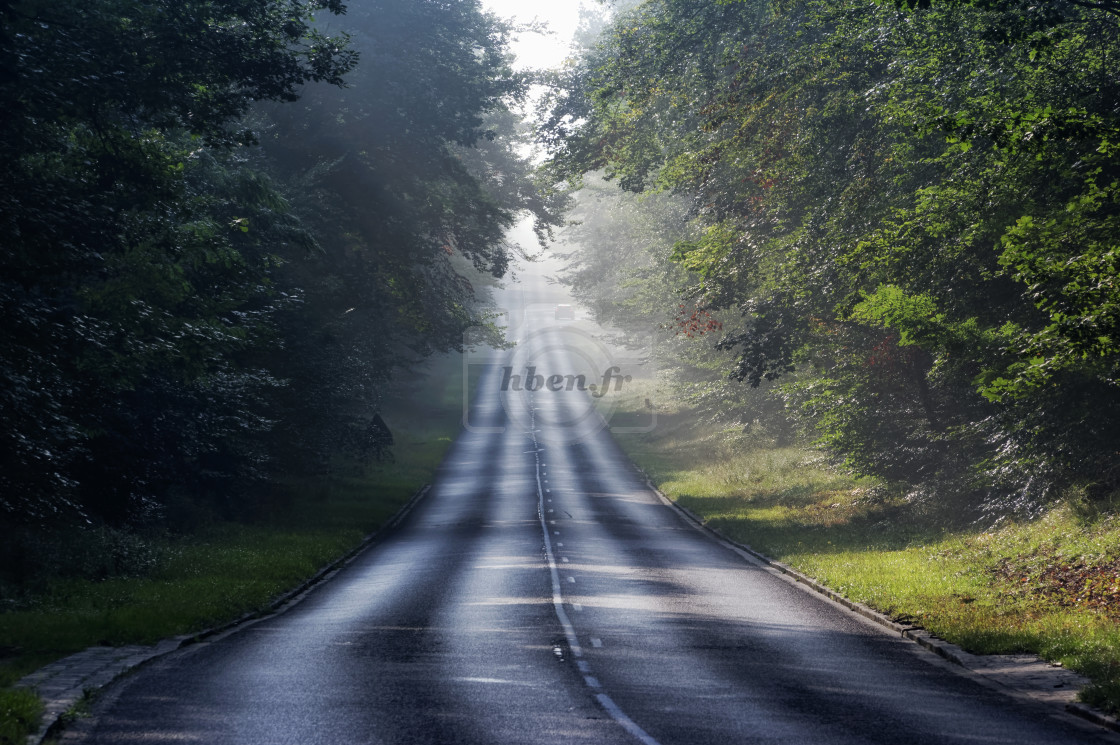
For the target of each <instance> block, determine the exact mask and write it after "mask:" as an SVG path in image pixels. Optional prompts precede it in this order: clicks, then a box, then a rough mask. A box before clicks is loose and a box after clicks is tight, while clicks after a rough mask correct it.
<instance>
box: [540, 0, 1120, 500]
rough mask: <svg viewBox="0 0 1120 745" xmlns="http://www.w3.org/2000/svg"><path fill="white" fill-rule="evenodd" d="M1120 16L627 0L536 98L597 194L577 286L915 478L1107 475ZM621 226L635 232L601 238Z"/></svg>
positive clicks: (1051, 7) (855, 453) (797, 1)
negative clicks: (606, 187)
mask: <svg viewBox="0 0 1120 745" xmlns="http://www.w3.org/2000/svg"><path fill="white" fill-rule="evenodd" d="M1118 21H1120V11H1118V10H1117V8H1116V6H1115V5H1114V4H1112V3H1094V2H1069V1H1066V0H1056V1H1055V2H1048V3H1031V2H1026V1H1025V0H975V1H974V2H968V1H967V0H961V1H956V0H928V1H927V2H918V3H907V2H899V3H895V4H892V3H889V2H875V1H874V0H828V1H826V2H825V1H821V2H818V1H814V0H792V1H790V2H771V1H769V0H719V1H715V2H710V1H707V0H648V2H644V3H641V4H630V6H629V7H628V8H627V9H625V10H623V11H622V12H620V13H619V14H618V16H617V17H616V18H614V19H613V20H612V21H610V22H609V23H608V24H607V25H606V28H605V30H604V33H603V34H602V35H601V36H600V37H599V38H598V40H597V41H595V42H593V43H588V44H586V45H585V48H584V50H583V52H582V53H581V54H580V56H579V58H578V60H577V62H576V64H574V65H572V66H570V67H569V68H568V69H566V70H564V71H561V72H559V73H557V76H556V78H555V80H554V88H553V93H552V95H551V97H550V99H549V100H548V101H547V102H546V104H545V105H544V106H543V107H542V122H543V124H542V132H541V137H542V140H543V141H544V142H545V143H546V144H547V145H548V146H549V147H550V148H551V157H550V160H549V163H548V168H549V171H550V173H551V175H552V177H553V178H554V179H556V180H558V181H559V180H565V179H566V180H568V181H570V182H573V183H579V182H580V181H581V180H584V183H587V184H591V185H592V186H593V187H594V189H595V190H597V192H596V193H599V194H600V196H598V197H596V196H589V195H587V194H585V195H584V196H583V197H581V199H582V203H581V204H582V206H581V207H580V209H582V210H584V213H585V217H584V221H583V224H582V225H581V226H580V227H578V228H577V230H578V231H582V234H583V236H584V237H585V238H586V237H587V236H592V237H593V240H591V241H586V240H585V241H584V245H585V246H586V248H585V249H583V250H582V251H581V252H578V253H576V254H574V259H573V260H574V262H575V264H574V268H575V273H574V274H573V275H572V281H573V282H574V285H575V289H576V291H577V292H579V293H582V295H583V297H584V298H585V299H587V300H589V301H591V302H593V303H597V304H598V306H599V309H600V310H601V312H603V313H606V314H607V315H608V316H610V317H611V319H612V320H614V321H616V322H628V323H630V324H631V325H640V324H645V325H646V326H649V325H650V324H654V325H659V326H661V327H662V328H664V329H666V330H667V332H668V333H667V336H668V337H670V339H671V344H670V342H666V343H667V344H670V346H671V347H672V348H673V349H675V350H676V352H675V354H676V355H677V358H678V360H680V364H681V365H682V366H684V367H688V368H690V369H693V370H708V371H711V370H716V369H718V370H719V371H720V373H721V375H722V376H724V377H726V378H730V379H731V380H732V381H741V382H742V385H741V386H731V385H728V384H726V383H725V384H721V385H714V384H709V385H708V387H707V388H706V389H705V390H703V391H701V392H700V393H701V394H703V395H711V396H716V397H717V398H719V399H720V400H721V401H722V402H723V403H722V404H721V406H722V408H723V410H724V411H725V412H728V411H730V412H732V414H733V415H734V416H737V417H738V418H739V419H740V420H741V421H750V420H751V419H752V418H753V417H756V416H760V415H765V416H768V417H771V419H773V418H778V419H780V420H781V422H779V424H778V425H776V426H778V428H779V429H780V428H781V427H783V426H786V424H788V423H789V422H791V421H792V422H793V423H794V424H796V425H797V426H799V427H801V428H802V429H803V430H804V431H806V432H808V433H810V434H811V435H812V436H813V437H814V438H815V439H816V440H817V442H819V443H820V444H821V445H822V446H824V447H825V448H827V449H828V450H829V451H830V452H831V453H833V454H834V455H835V456H836V457H837V458H838V459H839V460H842V461H843V462H844V463H845V464H846V466H847V467H848V468H850V469H852V470H853V471H855V472H857V473H860V474H867V475H873V476H877V477H880V478H882V479H885V480H886V481H888V482H890V483H893V484H895V485H897V486H900V487H901V488H903V489H905V490H906V492H907V493H909V494H910V495H912V496H914V497H915V498H920V499H926V500H930V501H934V502H939V503H942V504H948V505H953V506H954V507H958V506H959V507H962V508H964V509H965V512H964V513H962V514H976V512H977V511H978V510H980V511H982V510H990V511H994V512H997V513H1000V514H1006V513H1007V512H1009V511H1011V512H1015V511H1018V512H1020V513H1027V514H1029V513H1032V512H1034V511H1037V510H1038V509H1041V508H1042V507H1043V506H1045V505H1046V504H1048V503H1049V502H1050V501H1051V500H1053V499H1055V498H1056V497H1058V496H1061V495H1066V496H1070V495H1074V496H1079V497H1080V498H1085V499H1090V500H1100V499H1111V498H1112V497H1114V496H1115V495H1116V493H1117V490H1118V489H1120V231H1118V228H1120V110H1118V109H1117V107H1116V102H1117V101H1118V100H1120V78H1118V77H1117V75H1116V70H1118V69H1120V43H1118V42H1120V28H1118ZM591 172H595V173H597V174H601V175H602V176H604V177H605V178H606V179H607V180H609V181H612V182H614V183H617V184H618V186H620V187H621V188H622V189H623V190H625V191H626V192H630V193H633V194H643V195H645V194H654V195H655V196H651V197H643V198H641V199H637V200H636V201H635V198H634V197H624V196H620V195H618V194H615V195H613V196H609V197H608V196H602V194H604V193H605V192H603V190H602V187H601V186H599V185H598V184H599V182H598V181H593V180H590V179H585V174H589V173H591ZM656 195H660V196H656ZM596 199H603V200H607V201H606V202H605V203H607V204H609V205H610V211H609V212H604V211H602V210H599V211H596V210H595V209H594V208H593V205H594V203H595V201H596ZM643 200H644V201H643ZM657 200H662V201H664V202H665V203H666V204H670V205H675V206H674V207H673V208H674V209H679V210H681V211H682V214H681V216H680V219H679V220H678V221H676V222H675V223H673V224H672V225H661V224H660V223H659V218H658V217H657V215H655V214H652V213H651V212H650V208H649V205H652V204H655V203H656V202H657ZM626 215H630V217H627V218H626V219H623V218H624V217H625V216H626ZM622 228H625V230H622ZM619 230H622V232H621V233H619ZM612 231H614V232H615V234H616V235H618V236H620V237H622V238H623V239H624V240H625V241H626V243H625V247H622V246H619V245H618V244H617V243H616V244H615V245H614V246H613V247H612V248H608V247H606V246H604V245H600V244H598V243H597V242H596V241H599V240H610V239H609V235H610V234H611V233H612ZM635 237H636V238H637V240H634V239H635ZM610 250H618V251H621V252H622V253H624V254H635V255H636V256H630V257H629V258H627V259H625V260H624V261H622V262H620V263H618V264H611V261H610V257H609V255H608V252H609V251H610ZM600 265H603V266H606V265H610V266H611V267H612V268H610V269H604V268H603V266H600ZM606 275H609V277H610V279H609V281H607V282H604V281H603V277H604V276H606ZM608 285H609V286H608ZM612 288H622V290H621V292H617V291H616V290H614V289H612ZM701 335H703V337H704V339H705V340H707V339H711V340H713V343H711V344H708V343H704V344H702V345H698V344H697V343H695V342H694V341H692V338H699V337H700V336H701ZM690 337H691V338H690ZM682 340H683V341H682ZM709 380H710V379H709ZM746 387H753V388H755V389H757V391H756V392H755V393H749V392H744V390H743V388H746ZM705 391H706V392H705Z"/></svg>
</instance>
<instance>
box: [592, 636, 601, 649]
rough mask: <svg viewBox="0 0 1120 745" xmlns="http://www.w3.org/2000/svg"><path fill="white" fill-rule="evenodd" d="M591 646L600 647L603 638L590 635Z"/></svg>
mask: <svg viewBox="0 0 1120 745" xmlns="http://www.w3.org/2000/svg"><path fill="white" fill-rule="evenodd" d="M591 646H593V647H601V646H603V640H602V639H598V638H596V637H594V636H593V637H591Z"/></svg>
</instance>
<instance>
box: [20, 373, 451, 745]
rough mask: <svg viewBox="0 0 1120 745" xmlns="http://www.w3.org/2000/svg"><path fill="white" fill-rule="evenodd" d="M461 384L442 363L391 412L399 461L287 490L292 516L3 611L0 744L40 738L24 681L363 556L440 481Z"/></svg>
mask: <svg viewBox="0 0 1120 745" xmlns="http://www.w3.org/2000/svg"><path fill="white" fill-rule="evenodd" d="M460 381H461V363H460V362H459V361H458V358H455V357H449V358H446V359H442V360H437V361H436V362H435V363H434V365H433V369H431V370H430V371H429V374H428V376H427V379H426V380H425V381H424V382H423V385H421V386H415V387H416V388H417V389H419V388H423V392H424V396H423V398H420V397H418V396H417V397H415V398H406V397H403V396H402V397H401V398H400V399H398V401H397V403H394V404H390V405H388V406H386V407H385V409H384V410H383V416H384V418H385V420H386V422H387V423H388V424H389V426H390V428H391V429H392V430H393V432H394V436H395V440H396V444H395V446H394V448H393V453H394V460H393V462H383V463H377V464H372V465H369V466H367V467H365V468H348V469H340V470H339V472H338V473H336V474H335V475H333V476H331V477H330V478H329V479H323V480H320V481H317V482H306V483H293V484H287V485H285V486H284V489H285V492H286V494H285V496H286V497H287V499H285V500H281V503H282V504H284V508H283V509H281V510H278V511H276V512H275V513H273V514H270V515H268V516H267V517H266V518H264V519H263V520H262V521H261V522H259V523H258V524H252V525H245V524H234V523H222V524H215V525H212V526H210V527H208V528H207V529H205V530H203V531H201V532H199V533H198V534H195V535H192V536H189V537H183V538H177V539H171V538H167V539H154V540H151V541H150V542H149V545H147V546H146V547H145V548H146V550H147V551H149V552H151V554H152V555H153V556H155V557H156V559H155V561H154V567H153V568H152V569H151V570H150V571H147V572H145V573H144V574H143V576H134V577H116V578H110V579H106V580H103V581H91V580H77V579H57V580H54V581H52V582H50V583H48V584H47V585H46V586H45V587H44V588H43V589H42V590H41V591H40V592H38V593H37V594H36V595H34V596H33V597H31V598H30V599H28V600H27V601H26V602H23V603H21V604H20V605H19V606H17V607H14V608H9V609H6V610H5V611H4V612H2V613H0V745H14V744H15V743H19V745H23V743H24V742H25V741H26V737H27V736H28V735H29V734H31V733H33V732H35V731H36V729H37V728H38V722H39V719H40V716H41V711H42V706H41V704H40V702H39V700H38V698H37V697H36V696H35V695H34V694H33V693H31V692H30V691H26V690H23V689H16V688H12V687H11V686H12V685H13V684H14V683H15V682H16V681H18V680H19V679H20V678H21V677H23V676H24V675H26V674H28V673H30V672H32V671H34V670H35V669H37V668H39V667H41V666H43V665H45V664H48V663H49V662H52V661H54V660H56V659H59V658H61V657H65V656H66V655H69V654H72V653H74V652H78V651H81V650H83V649H85V648H87V647H90V646H94V645H113V646H118V645H124V644H149V643H154V642H156V641H158V640H160V639H163V638H167V637H171V636H176V635H180V634H190V633H195V632H198V631H202V630H204V629H206V628H209V627H213V626H216V625H220V624H223V623H226V622H229V621H232V620H234V619H237V618H239V617H241V616H243V615H245V614H246V613H253V612H256V611H260V610H263V609H266V608H268V607H269V606H271V604H272V603H273V601H274V600H275V599H276V598H277V597H278V596H280V595H283V594H284V593H285V592H287V591H289V590H291V589H293V588H295V587H298V586H299V585H300V584H302V583H303V582H304V581H306V580H307V579H308V578H310V577H312V576H313V575H314V574H315V573H316V572H318V571H319V569H320V568H321V567H323V566H325V565H327V564H329V563H331V562H332V561H334V560H336V559H338V558H339V557H341V556H344V555H345V554H346V553H348V552H349V551H351V550H353V549H354V548H355V547H357V546H358V545H359V544H360V543H361V541H362V540H363V538H364V537H365V536H366V535H368V534H369V533H371V532H373V531H375V530H377V529H378V528H379V527H381V526H382V525H384V524H385V523H386V522H387V521H388V520H389V519H390V518H391V517H392V516H393V515H394V514H395V513H396V512H397V511H398V510H399V509H400V508H401V507H402V506H403V505H404V504H405V503H406V502H407V501H408V499H409V498H410V497H411V496H412V495H413V494H414V493H415V492H416V490H417V489H418V488H419V487H420V486H421V485H422V484H424V483H426V482H428V481H430V480H431V476H432V474H433V473H434V471H435V469H436V467H437V466H438V465H439V463H440V461H441V460H442V459H443V455H444V453H445V452H446V450H447V448H448V447H449V446H450V444H451V442H452V440H453V439H454V437H455V436H456V435H457V434H458V431H459V425H460V418H461V396H462V385H461V383H460ZM413 383H414V384H415V383H416V381H413Z"/></svg>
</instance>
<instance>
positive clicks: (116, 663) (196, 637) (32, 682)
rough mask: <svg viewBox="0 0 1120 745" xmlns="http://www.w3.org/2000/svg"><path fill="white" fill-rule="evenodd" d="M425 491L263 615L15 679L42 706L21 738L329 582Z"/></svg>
mask: <svg viewBox="0 0 1120 745" xmlns="http://www.w3.org/2000/svg"><path fill="white" fill-rule="evenodd" d="M430 488H431V485H430V484H425V485H424V486H422V487H420V489H418V490H417V491H416V493H415V494H413V495H412V497H411V498H410V499H409V500H408V502H406V503H405V505H404V506H403V507H401V508H400V510H398V511H397V513H396V514H395V515H393V517H392V518H391V519H390V520H389V521H388V522H387V523H385V524H384V525H383V526H381V528H379V529H378V530H376V531H374V532H373V533H370V534H369V535H367V536H366V537H365V538H363V539H362V542H361V543H360V544H358V546H357V547H356V548H354V549H353V550H351V551H350V552H349V553H347V554H346V555H345V556H342V557H340V558H338V559H335V560H334V561H332V562H331V563H330V564H327V565H326V566H325V567H323V568H322V569H320V570H319V571H318V572H316V573H315V574H314V575H312V576H311V577H310V578H309V579H307V580H305V581H304V582H303V583H301V584H300V585H299V586H298V587H296V588H294V589H292V590H289V591H287V592H285V593H283V594H282V595H279V596H277V597H276V598H274V599H273V600H272V602H271V603H269V605H268V607H267V608H265V609H263V610H260V611H254V612H250V613H246V614H245V615H243V616H241V617H239V618H236V619H234V620H232V621H229V622H227V623H224V624H220V625H218V626H213V627H211V628H208V629H204V630H202V631H199V632H196V633H193V634H183V635H181V636H176V637H172V638H170V639H164V640H162V641H160V642H158V643H157V644H153V645H151V646H142V645H129V646H124V647H90V648H88V649H86V650H84V651H82V652H78V653H76V654H72V655H70V656H69V657H64V658H62V659H61V660H57V661H55V662H52V663H50V664H49V665H46V666H44V667H41V668H39V669H38V670H36V671H35V672H33V673H31V674H30V675H27V676H25V677H23V678H21V679H20V680H19V681H18V682H16V684H15V687H19V688H29V689H31V690H33V691H34V692H35V693H36V694H38V696H39V698H40V699H41V700H42V702H43V719H42V723H41V724H40V726H39V731H38V732H36V733H35V734H34V735H30V736H29V737H28V738H27V745H40V744H41V743H42V742H44V741H45V740H46V739H47V738H48V737H50V736H52V735H54V734H56V733H57V732H58V731H59V730H60V729H62V728H63V727H64V726H65V724H66V721H67V719H68V714H69V712H71V711H72V710H73V708H74V706H75V705H76V704H78V703H79V702H80V701H82V700H83V699H85V698H87V697H88V696H89V695H90V694H91V693H92V692H94V691H96V690H98V689H99V688H103V687H104V686H106V685H108V684H109V683H111V682H113V681H114V680H116V679H117V678H119V677H120V676H122V675H124V674H125V673H127V672H129V671H131V670H134V669H135V668H137V667H139V666H140V665H143V664H145V663H147V662H150V661H152V660H154V659H156V658H159V657H163V656H164V655H166V654H170V653H171V652H174V651H176V650H179V649H182V648H183V647H186V646H189V645H191V644H195V643H197V642H200V641H202V640H204V639H208V638H211V637H214V636H217V635H218V634H223V633H227V632H232V631H234V630H236V629H237V627H239V626H241V625H243V624H245V623H247V622H249V621H254V620H259V619H262V618H265V617H268V616H271V615H274V614H276V613H280V612H282V611H284V610H286V609H287V608H288V607H290V606H292V605H294V604H295V602H296V601H298V600H301V599H302V597H303V595H305V594H306V593H307V592H308V591H309V590H311V588H313V587H314V586H316V585H318V584H319V583H321V582H323V581H324V580H326V579H329V578H330V577H332V576H333V575H334V574H335V573H336V572H338V571H339V570H340V569H342V567H344V566H346V565H347V564H349V563H351V562H352V561H354V560H355V559H357V558H358V556H359V555H360V554H361V553H362V552H363V551H365V550H366V549H368V548H369V547H370V546H372V545H373V544H374V543H376V542H377V541H378V540H379V539H381V538H382V537H384V536H385V535H386V533H388V532H389V531H390V530H392V529H393V528H395V527H396V526H397V525H398V524H399V523H400V522H401V521H402V520H403V519H404V518H405V517H406V516H407V515H408V513H409V512H411V511H412V508H413V507H415V506H416V503H417V502H419V501H420V500H421V499H423V498H424V496H425V495H426V494H427V493H428V490H429V489H430Z"/></svg>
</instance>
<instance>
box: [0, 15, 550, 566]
mask: <svg viewBox="0 0 1120 745" xmlns="http://www.w3.org/2000/svg"><path fill="white" fill-rule="evenodd" d="M0 21H2V31H0V34H2V36H0V68H2V70H3V77H2V79H0V98H2V101H0V106H2V107H3V109H4V111H5V116H4V117H3V119H2V120H0V174H2V175H0V220H2V221H3V232H4V240H3V242H2V243H0V246H2V248H0V250H2V252H3V267H4V270H3V274H2V276H0V307H2V309H3V315H4V323H3V325H2V326H0V381H2V382H0V441H2V444H0V526H2V527H3V528H4V529H5V531H6V535H7V537H8V538H10V539H11V540H8V541H7V543H6V547H5V551H6V553H5V556H4V559H5V560H4V566H5V568H6V570H10V571H12V572H17V573H18V571H20V567H23V566H24V564H25V559H27V560H30V559H28V557H27V556H25V555H24V554H21V553H20V552H21V551H22V550H23V549H21V548H20V545H21V544H20V541H19V540H17V538H18V535H20V534H21V533H20V531H33V530H39V529H42V528H44V527H49V526H63V525H83V524H84V525H107V526H115V527H118V528H123V529H133V528H136V527H144V526H161V525H162V526H165V527H167V528H170V529H183V530H186V529H190V525H191V522H192V520H198V519H205V518H206V516H208V515H210V516H219V517H224V518H229V517H233V518H239V517H250V516H252V515H253V514H254V513H255V512H256V511H257V510H258V509H259V508H261V506H262V504H264V503H266V502H267V500H269V499H270V498H272V497H271V495H273V494H274V493H275V489H273V488H272V487H273V486H274V485H275V484H277V483H280V482H283V481H285V480H289V479H292V478H300V477H307V476H314V475H316V474H319V473H321V472H322V471H323V469H325V468H326V467H327V465H328V464H329V463H330V461H331V459H332V458H334V457H337V456H339V455H340V454H341V455H347V454H349V455H352V456H354V457H359V458H360V457H367V456H368V455H369V454H370V453H369V449H370V447H371V444H370V442H369V441H368V440H369V438H368V437H365V434H364V433H366V432H367V431H368V428H369V422H370V421H371V418H372V417H373V416H374V415H375V414H376V413H377V410H378V407H379V395H380V390H381V388H382V386H383V385H384V383H385V381H386V380H388V379H389V377H390V376H391V375H392V373H393V371H394V370H395V369H399V368H400V367H401V366H402V365H407V364H409V363H411V362H414V361H416V360H418V359H421V358H422V357H423V356H425V355H427V354H430V353H431V352H433V351H440V350H449V349H454V348H457V347H458V346H459V344H460V343H461V340H462V338H463V332H464V330H465V329H466V328H468V327H474V326H477V325H480V324H482V323H484V315H483V314H482V312H481V303H482V302H483V301H484V300H485V287H484V285H485V277H491V278H495V277H500V276H502V275H503V274H504V272H505V271H506V269H507V267H508V266H509V262H510V256H511V251H514V250H515V247H512V246H510V245H508V244H507V243H506V242H505V240H504V231H505V228H506V227H508V226H509V225H510V224H511V223H512V222H513V220H514V219H515V217H516V216H517V215H518V214H520V213H522V212H523V211H525V210H529V211H531V212H532V213H533V214H535V215H536V217H537V219H538V227H539V228H540V230H541V231H547V230H548V228H549V226H550V225H551V224H553V223H555V221H556V218H555V217H554V216H553V214H552V213H553V206H552V205H551V204H550V203H549V201H548V198H547V197H545V196H542V195H541V193H540V192H539V191H538V190H537V189H536V188H535V187H534V186H533V183H532V180H531V169H530V167H529V164H528V163H527V162H526V161H525V160H524V158H523V157H522V156H521V155H519V152H520V151H519V149H518V142H519V141H520V140H521V139H523V138H524V136H525V135H524V132H523V131H522V127H521V126H520V124H519V122H518V121H517V119H516V117H515V116H514V115H513V114H512V113H511V107H512V106H514V104H515V103H516V102H517V101H518V100H519V99H520V98H521V97H522V96H523V95H524V93H525V90H526V86H527V77H526V75H525V74H523V73H517V72H514V71H513V70H512V69H511V67H510V58H509V54H508V52H507V50H506V46H507V43H508V41H509V37H510V34H511V32H512V29H511V28H510V27H509V25H508V24H506V23H505V22H504V21H501V20H500V19H498V18H496V17H494V16H493V15H491V14H488V13H486V12H484V11H483V10H482V8H481V6H480V5H479V3H478V2H474V1H464V2H455V3H445V2H436V1H434V0H362V1H361V2H352V3H347V4H343V3H342V2H340V1H339V0H239V1H238V2H212V1H211V0H81V1H80V2H78V1H76V0H58V1H55V0H52V2H41V1H40V0H6V1H5V2H3V3H2V4H0ZM480 278H482V279H481V280H480ZM491 281H492V280H491Z"/></svg>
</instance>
